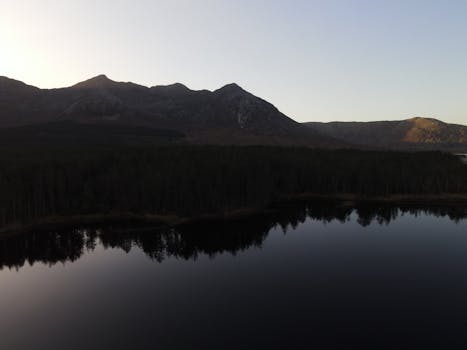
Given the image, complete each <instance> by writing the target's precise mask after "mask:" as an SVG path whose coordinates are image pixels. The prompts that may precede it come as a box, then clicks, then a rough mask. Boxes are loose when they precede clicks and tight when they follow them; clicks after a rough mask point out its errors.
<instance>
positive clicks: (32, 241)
mask: <svg viewBox="0 0 467 350" xmlns="http://www.w3.org/2000/svg"><path fill="white" fill-rule="evenodd" d="M352 214H355V215H356V216H357V222H358V223H359V224H360V225H362V226H369V225H371V224H372V223H375V224H379V225H387V224H389V223H390V222H391V221H393V220H395V219H397V218H398V217H399V216H401V215H404V214H411V215H414V216H417V215H420V214H430V215H433V216H436V217H448V218H449V219H451V220H452V221H454V222H459V221H460V220H462V219H464V218H466V217H467V207H460V206H442V207H436V206H431V207H417V206H397V207H396V206H390V205H384V204H381V205H374V204H373V205H368V204H359V205H350V204H349V205H346V204H343V203H339V204H338V203H334V202H319V203H316V202H315V203H295V204H293V205H291V204H288V205H283V206H280V207H276V208H273V210H271V212H269V213H267V214H262V215H258V216H255V217H254V218H249V219H244V220H241V221H229V222H223V221H218V222H209V223H199V224H192V225H189V226H183V227H178V228H177V229H163V230H162V229H157V230H156V229H149V228H145V227H139V228H138V227H135V226H134V225H119V226H118V227H105V228H76V229H73V230H69V231H62V232H34V233H25V234H19V235H14V236H7V237H2V238H0V270H1V269H4V268H10V269H11V268H15V269H20V268H21V267H22V266H24V264H25V263H28V264H30V265H33V264H34V263H36V262H40V263H43V264H47V265H49V266H52V265H54V264H56V263H66V262H73V261H76V260H77V259H79V258H80V257H81V256H82V255H83V254H84V253H85V252H86V251H93V250H94V249H95V248H96V246H98V245H102V246H103V247H104V248H119V249H122V250H124V251H125V252H127V253H128V252H130V251H131V249H132V248H133V247H138V248H140V249H141V250H142V251H144V253H145V254H146V255H147V256H148V257H149V258H151V259H153V260H155V261H157V262H162V261H164V260H165V259H166V258H170V257H176V258H181V259H186V260H189V259H192V260H196V259H197V257H198V256H199V255H207V256H210V257H214V256H216V255H217V254H221V253H230V254H233V255H235V254H237V253H238V252H240V251H243V250H246V249H248V248H250V247H254V246H255V247H259V248H261V246H262V244H263V242H264V240H265V239H266V237H267V236H268V233H269V232H270V230H271V229H272V228H276V227H281V228H282V230H283V232H284V233H287V230H288V229H289V228H291V229H295V228H296V227H297V226H298V225H299V224H301V223H303V222H305V220H306V219H307V218H310V219H313V220H319V221H321V222H331V221H334V220H337V221H339V222H346V221H348V220H350V216H351V215H352Z"/></svg>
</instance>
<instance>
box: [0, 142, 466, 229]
mask: <svg viewBox="0 0 467 350" xmlns="http://www.w3.org/2000/svg"><path fill="white" fill-rule="evenodd" d="M0 193H1V197H0V224H1V226H6V225H9V224H12V223H29V222H35V221H39V220H41V219H43V218H50V217H66V216H79V215H101V214H118V213H135V214H150V215H177V216H182V217H193V216H198V215H201V214H207V213H209V214H215V213H221V212H224V211H229V210H235V209H239V208H257V207H264V206H267V205H269V204H271V203H272V202H274V201H277V200H280V199H282V198H284V197H288V196H292V195H298V194H303V193H313V194H321V195H335V194H344V193H345V194H347V193H349V194H356V195H361V196H389V195H399V194H400V195H426V194H429V195H440V194H467V166H466V165H464V164H462V162H461V161H460V160H459V159H458V158H457V157H455V156H453V155H449V154H445V153H440V152H423V153H400V152H374V151H357V150H334V151H331V150H316V149H309V148H290V147H289V148H287V147H262V146H251V147H233V146H232V147H220V146H173V145H172V146H156V147H141V148H121V149H119V148H115V149H103V148H96V149H92V148H89V149H74V150H68V151H65V150H63V151H61V150H48V151H40V150H37V151H35V152H32V151H21V152H20V151H18V152H16V153H13V152H5V151H4V152H2V153H1V154H0Z"/></svg>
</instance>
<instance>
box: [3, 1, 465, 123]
mask: <svg viewBox="0 0 467 350" xmlns="http://www.w3.org/2000/svg"><path fill="white" fill-rule="evenodd" d="M101 73H103V74H106V75H108V76H109V77H110V78H111V79H114V80H118V81H133V82H136V83H140V84H143V85H147V86H152V85H160V84H171V83H174V82H181V83H184V84H185V85H187V86H188V87H190V88H192V89H204V88H206V89H210V90H214V89H217V88H219V87H221V86H223V85H225V84H227V83H231V82H236V83H238V84H239V85H241V86H242V87H243V88H244V89H246V90H248V91H250V92H252V93H253V94H255V95H257V96H260V97H262V98H264V99H266V100H268V101H269V102H271V103H273V104H274V105H275V106H276V107H278V108H279V109H280V110H281V111H282V112H284V113H285V114H287V115H288V116H290V117H291V118H294V119H296V120H297V121H331V120H343V121H348V120H361V121H369V120H381V119H386V120H391V119H405V118H411V117H414V116H424V117H434V118H438V119H441V120H444V121H448V122H457V123H462V124H467V1H464V0H438V1H432V0H308V1H306V0H302V1H300V0H282V1H276V0H0V75H5V76H8V77H10V78H15V79H18V80H22V81H24V82H26V83H28V84H31V85H35V86H39V87H42V88H52V87H63V86H69V85H72V84H74V83H76V82H79V81H82V80H85V79H87V78H90V77H92V76H95V75H98V74H101Z"/></svg>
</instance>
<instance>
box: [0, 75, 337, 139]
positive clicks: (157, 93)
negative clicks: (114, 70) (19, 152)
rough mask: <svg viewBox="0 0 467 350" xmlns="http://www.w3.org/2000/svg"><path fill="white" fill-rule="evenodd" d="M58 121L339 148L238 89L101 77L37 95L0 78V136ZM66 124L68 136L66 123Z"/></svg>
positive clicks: (36, 91)
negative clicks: (10, 130)
mask: <svg viewBox="0 0 467 350" xmlns="http://www.w3.org/2000/svg"><path fill="white" fill-rule="evenodd" d="M64 121H70V122H74V123H75V124H77V125H78V124H80V125H81V124H90V125H100V126H102V125H112V126H115V125H120V126H134V127H136V126H137V127H145V128H151V129H160V130H164V131H167V130H172V131H174V132H177V133H181V134H183V135H184V136H185V138H184V140H185V142H190V143H200V144H201V143H205V144H206V143H207V144H265V145H267V144H277V145H306V146H314V147H316V146H319V147H342V146H345V143H344V142H341V141H337V140H334V139H333V138H330V137H327V136H324V135H321V134H320V133H319V132H317V131H315V130H313V129H310V128H307V127H306V126H304V125H302V124H300V123H297V122H296V121H294V120H292V119H290V118H288V117H287V116H285V115H284V114H282V113H281V112H280V111H279V110H278V109H277V108H276V107H274V106H273V105H272V104H270V103H268V102H267V101H265V100H262V99H260V98H258V97H256V96H254V95H252V94H251V93H249V92H247V91H245V90H243V89H242V88H241V87H240V86H238V85H236V84H229V85H226V86H224V87H222V88H220V89H218V90H216V91H208V90H200V91H195V90H191V89H189V88H187V87H186V86H184V85H182V84H180V83H176V84H173V85H168V86H153V87H145V86H142V85H138V84H134V83H131V82H116V81H113V80H111V79H109V78H108V77H107V76H105V75H99V76H97V77H94V78H91V79H89V80H86V81H83V82H80V83H78V84H75V85H73V86H70V87H68V88H60V89H39V88H36V87H33V86H29V85H26V84H24V83H22V82H19V81H16V80H13V79H9V78H6V77H0V129H2V128H13V127H19V126H28V125H35V124H44V123H46V125H48V126H49V127H52V126H51V125H52V124H54V123H59V124H58V125H60V127H63V125H64V124H60V123H61V122H64ZM65 125H66V128H67V130H69V128H70V125H71V124H65ZM53 128H54V130H57V126H54V127H53ZM33 129H34V128H33ZM15 133H16V132H15ZM19 134H21V135H23V134H24V132H23V131H20V132H19ZM32 134H34V135H37V133H32Z"/></svg>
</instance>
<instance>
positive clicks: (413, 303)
mask: <svg viewBox="0 0 467 350" xmlns="http://www.w3.org/2000/svg"><path fill="white" fill-rule="evenodd" d="M465 217H467V208H461V207H444V208H438V207H432V208H425V209H420V208H418V209H417V208H395V207H379V206H375V205H373V206H359V207H357V208H352V207H349V206H342V205H340V206H337V207H336V206H335V204H332V203H326V204H325V203H319V204H316V203H315V204H308V205H303V204H300V205H297V206H293V207H292V206H289V207H286V208H282V209H281V210H280V212H279V213H276V214H270V215H264V216H262V217H258V218H255V219H249V220H244V221H241V222H233V223H232V222H231V223H209V224H203V225H201V224H200V225H197V226H192V227H185V228H180V229H177V230H163V231H155V230H151V229H145V228H135V227H132V226H127V227H118V228H115V227H114V228H105V229H86V230H85V229H76V230H72V231H68V232H60V233H57V232H37V233H34V234H31V233H30V234H24V235H16V236H11V237H3V238H0V349H5V350H10V349H11V350H16V349H261V348H265V349H271V348H280V349H302V348H303V349H313V348H314V349H427V348H430V349H431V348H435V349H457V348H459V349H466V348H467V220H465V219H464V218H465Z"/></svg>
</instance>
